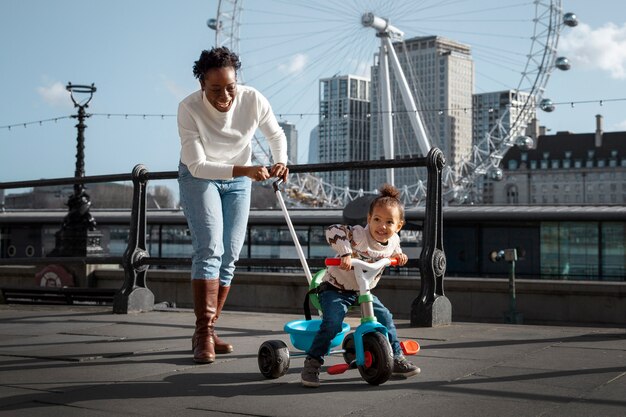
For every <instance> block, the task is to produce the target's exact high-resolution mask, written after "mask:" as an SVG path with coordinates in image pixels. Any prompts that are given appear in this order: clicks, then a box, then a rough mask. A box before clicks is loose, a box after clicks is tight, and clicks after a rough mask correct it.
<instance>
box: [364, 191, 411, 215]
mask: <svg viewBox="0 0 626 417" xmlns="http://www.w3.org/2000/svg"><path fill="white" fill-rule="evenodd" d="M378 191H379V192H380V195H379V196H378V197H376V198H375V199H374V200H373V201H372V203H371V204H370V211H369V214H370V215H371V214H372V213H373V212H374V207H376V206H396V207H398V210H400V219H401V220H402V221H404V204H402V202H401V201H400V190H398V189H397V188H396V187H394V186H393V185H391V184H383V185H382V186H381V187H380V189H379V190H378Z"/></svg>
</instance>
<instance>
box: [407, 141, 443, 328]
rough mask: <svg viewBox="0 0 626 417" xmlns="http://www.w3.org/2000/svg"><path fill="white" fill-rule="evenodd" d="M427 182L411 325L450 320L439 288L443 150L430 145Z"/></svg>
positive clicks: (440, 287)
mask: <svg viewBox="0 0 626 417" xmlns="http://www.w3.org/2000/svg"><path fill="white" fill-rule="evenodd" d="M426 159H427V161H426V168H427V169H428V185H427V187H428V188H427V191H426V207H425V213H424V231H423V234H422V252H421V254H420V276H421V289H420V293H419V295H418V297H417V298H416V299H415V300H413V304H412V305H411V326H414V327H434V326H441V325H447V324H450V323H451V322H452V305H451V304H450V301H449V300H448V298H447V297H446V296H445V295H444V292H443V278H444V274H445V272H446V254H445V252H444V250H443V196H442V184H441V171H442V169H443V167H444V165H445V163H446V161H445V157H444V156H443V152H441V150H440V149H438V148H432V149H431V150H430V152H429V153H428V155H427V157H426Z"/></svg>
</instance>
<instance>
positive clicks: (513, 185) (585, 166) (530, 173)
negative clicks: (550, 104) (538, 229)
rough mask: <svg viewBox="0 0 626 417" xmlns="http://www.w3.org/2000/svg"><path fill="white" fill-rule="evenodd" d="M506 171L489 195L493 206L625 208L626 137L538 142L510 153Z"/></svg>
mask: <svg viewBox="0 0 626 417" xmlns="http://www.w3.org/2000/svg"><path fill="white" fill-rule="evenodd" d="M598 125H599V126H601V119H600V121H599V123H598ZM502 169H503V172H504V176H503V180H502V181H490V182H489V183H488V187H487V188H486V190H485V191H486V192H485V202H486V203H488V204H489V203H491V204H512V205H624V204H626V132H603V131H602V129H601V128H599V129H598V130H597V131H596V133H595V134H594V133H584V134H573V133H570V132H557V134H556V135H544V136H539V138H538V140H537V144H536V147H535V148H533V149H529V150H522V149H519V148H517V147H514V148H512V149H511V150H509V152H507V154H506V155H505V157H504V159H503V160H502Z"/></svg>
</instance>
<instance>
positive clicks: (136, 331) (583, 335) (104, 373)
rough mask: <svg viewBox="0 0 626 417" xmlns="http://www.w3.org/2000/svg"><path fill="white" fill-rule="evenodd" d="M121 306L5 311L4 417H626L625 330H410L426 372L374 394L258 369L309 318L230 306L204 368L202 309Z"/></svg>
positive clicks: (1, 354)
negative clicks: (125, 311) (260, 356)
mask: <svg viewBox="0 0 626 417" xmlns="http://www.w3.org/2000/svg"><path fill="white" fill-rule="evenodd" d="M110 311H111V310H110V308H109V307H106V308H104V307H85V306H80V307H69V306H15V305H10V306H7V305H0V415H7V416H8V415H10V416H31V417H32V416H64V417H71V416H130V415H145V416H168V417H172V416H186V415H189V416H194V415H197V416H289V417H295V416H315V417H325V416H394V417H402V416H455V417H459V416H463V417H465V416H499V417H504V416H568V417H571V416H594V417H595V416H626V330H625V329H624V328H619V329H618V328H591V327H584V328H583V327H553V326H528V325H505V324H476V323H454V324H452V325H450V326H446V327H441V328H410V327H409V326H408V324H407V322H406V321H399V322H398V331H399V334H400V337H401V338H407V339H409V338H410V339H416V340H419V342H420V344H421V346H422V350H421V352H420V353H419V355H418V356H414V357H412V358H413V360H414V361H415V362H416V363H417V364H418V365H419V366H420V367H421V369H422V373H421V374H420V375H417V376H416V377H413V378H410V379H408V380H402V379H392V380H390V381H388V382H387V383H385V384H383V385H380V386H377V387H375V386H371V385H369V384H367V383H366V382H365V381H363V380H362V379H361V378H360V375H359V373H358V371H356V370H353V371H349V372H347V373H344V374H341V375H328V374H325V373H324V374H322V386H321V387H320V388H318V389H311V388H303V387H301V386H300V370H301V368H302V361H303V360H302V358H300V357H295V358H292V359H291V367H290V369H289V372H288V374H287V375H285V376H283V377H282V378H279V379H274V380H267V379H265V378H263V376H262V375H261V374H260V372H259V370H258V366H257V350H258V348H259V346H260V345H261V343H263V342H264V341H266V340H270V339H282V340H284V341H288V337H286V335H285V333H284V332H283V331H282V327H283V325H284V324H285V323H286V322H287V321H289V320H292V319H299V318H301V317H299V316H295V315H279V314H262V313H261V314H259V313H243V312H229V311H225V312H224V313H223V315H222V317H221V318H220V322H219V324H220V336H222V337H223V338H224V339H227V340H228V341H230V342H232V343H233V344H234V345H235V348H236V350H235V352H233V353H232V354H229V355H220V356H219V357H218V360H217V361H216V362H215V363H213V364H211V365H195V364H193V362H192V360H191V354H190V336H191V333H192V331H193V321H194V318H193V313H192V312H191V311H189V310H185V311H155V312H151V313H142V314H132V315H113V314H111V313H110ZM350 322H351V324H354V319H350ZM290 346H291V345H290ZM341 362H342V359H341V358H339V357H331V358H330V359H329V360H328V361H327V364H335V363H341Z"/></svg>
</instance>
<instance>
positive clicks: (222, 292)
mask: <svg viewBox="0 0 626 417" xmlns="http://www.w3.org/2000/svg"><path fill="white" fill-rule="evenodd" d="M229 291H230V287H222V286H220V289H219V292H218V295H217V310H216V312H215V318H214V319H213V326H212V327H213V342H214V346H215V353H217V354H224V353H230V352H232V351H233V350H234V348H233V345H231V344H230V343H228V342H225V341H223V340H222V339H220V338H219V337H218V336H217V333H215V322H216V321H217V319H218V318H219V316H220V313H221V312H222V308H223V307H224V303H226V298H227V297H228V292H229ZM197 332H198V328H197V327H196V331H195V332H194V333H193V336H192V337H191V350H192V351H195V349H196V344H197V343H198V338H197Z"/></svg>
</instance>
